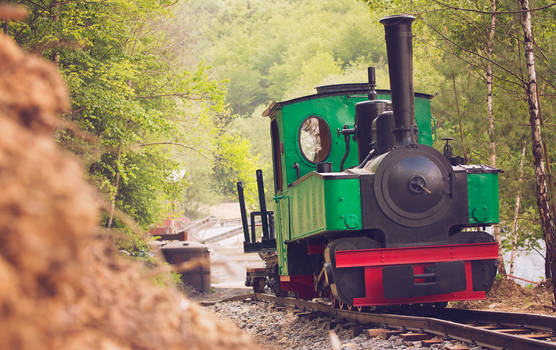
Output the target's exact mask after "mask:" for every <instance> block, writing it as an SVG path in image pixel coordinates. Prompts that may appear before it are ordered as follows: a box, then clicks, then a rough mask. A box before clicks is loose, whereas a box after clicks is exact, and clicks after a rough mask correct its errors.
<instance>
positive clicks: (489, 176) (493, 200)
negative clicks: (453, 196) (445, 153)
mask: <svg viewBox="0 0 556 350" xmlns="http://www.w3.org/2000/svg"><path fill="white" fill-rule="evenodd" d="M467 196H468V205H469V222H470V223H472V224H493V223H498V222H499V221H500V217H499V210H500V208H499V201H498V173H486V174H468V175H467Z"/></svg>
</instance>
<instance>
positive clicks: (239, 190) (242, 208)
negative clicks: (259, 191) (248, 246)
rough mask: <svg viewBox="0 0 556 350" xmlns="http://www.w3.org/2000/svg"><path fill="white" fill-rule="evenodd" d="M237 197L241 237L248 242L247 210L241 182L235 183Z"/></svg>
mask: <svg viewBox="0 0 556 350" xmlns="http://www.w3.org/2000/svg"><path fill="white" fill-rule="evenodd" d="M237 198H238V200H239V211H240V213H241V225H242V226H243V237H244V238H245V242H246V243H249V226H248V224H247V211H246V210H245V198H244V197H243V183H241V182H238V183H237Z"/></svg>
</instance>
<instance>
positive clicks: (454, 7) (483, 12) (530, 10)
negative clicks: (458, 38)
mask: <svg viewBox="0 0 556 350" xmlns="http://www.w3.org/2000/svg"><path fill="white" fill-rule="evenodd" d="M432 2H434V3H437V4H438V5H440V6H444V7H446V8H449V9H452V10H457V11H466V12H474V13H481V14H484V15H512V14H521V13H525V12H534V11H541V10H546V9H547V8H550V7H552V6H554V5H556V2H553V3H551V4H548V5H546V6H542V7H537V8H534V9H528V10H519V11H481V10H473V9H466V8H462V7H456V6H451V5H448V4H445V3H443V2H440V1H438V0H432Z"/></svg>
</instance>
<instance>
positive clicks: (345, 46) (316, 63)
mask: <svg viewBox="0 0 556 350" xmlns="http://www.w3.org/2000/svg"><path fill="white" fill-rule="evenodd" d="M177 17H179V21H177V22H176V23H175V29H174V31H173V35H176V36H181V37H183V39H184V40H185V41H186V42H187V43H188V44H187V45H188V46H189V47H191V48H192V49H193V50H194V51H197V52H200V53H201V54H199V55H197V56H198V57H202V59H203V60H207V61H208V62H209V63H210V64H211V65H212V66H213V67H214V72H215V74H216V75H217V76H218V77H222V78H224V77H225V78H227V79H229V86H228V90H229V94H228V96H227V101H228V102H229V103H230V106H231V108H232V110H233V111H234V112H235V113H238V114H241V115H250V114H251V113H252V112H253V111H254V110H255V108H257V106H259V105H261V104H268V103H269V102H270V101H272V100H280V99H283V98H285V97H286V96H299V94H301V93H303V94H304V93H307V92H313V91H314V90H313V88H314V86H316V85H320V84H321V83H322V82H323V81H325V80H326V79H327V78H328V77H330V76H336V77H338V76H340V75H342V74H343V73H344V71H345V70H346V69H348V68H349V67H351V66H352V63H353V62H356V61H358V60H363V61H365V62H367V63H378V62H384V61H385V60H386V59H385V50H384V43H383V39H382V38H383V36H384V34H383V33H382V31H381V28H380V27H378V26H372V25H369V15H368V11H367V9H366V7H365V5H364V4H363V3H357V2H355V1H353V0H341V1H318V0H310V1H301V2H292V1H285V0H282V1H275V2H255V3H254V2H252V1H247V0H228V1H220V0H218V1H216V0H209V1H207V0H192V1H189V2H187V3H183V4H182V6H181V8H180V10H179V11H178V16H177ZM192 17H194V19H192ZM365 74H366V67H364V70H363V74H362V78H364V79H366V75H365Z"/></svg>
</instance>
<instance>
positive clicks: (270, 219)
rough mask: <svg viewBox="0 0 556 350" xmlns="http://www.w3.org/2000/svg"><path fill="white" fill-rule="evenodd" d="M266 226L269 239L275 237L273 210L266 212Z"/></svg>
mask: <svg viewBox="0 0 556 350" xmlns="http://www.w3.org/2000/svg"><path fill="white" fill-rule="evenodd" d="M268 226H269V228H270V239H275V238H276V233H275V232H274V212H272V211H269V212H268Z"/></svg>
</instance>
